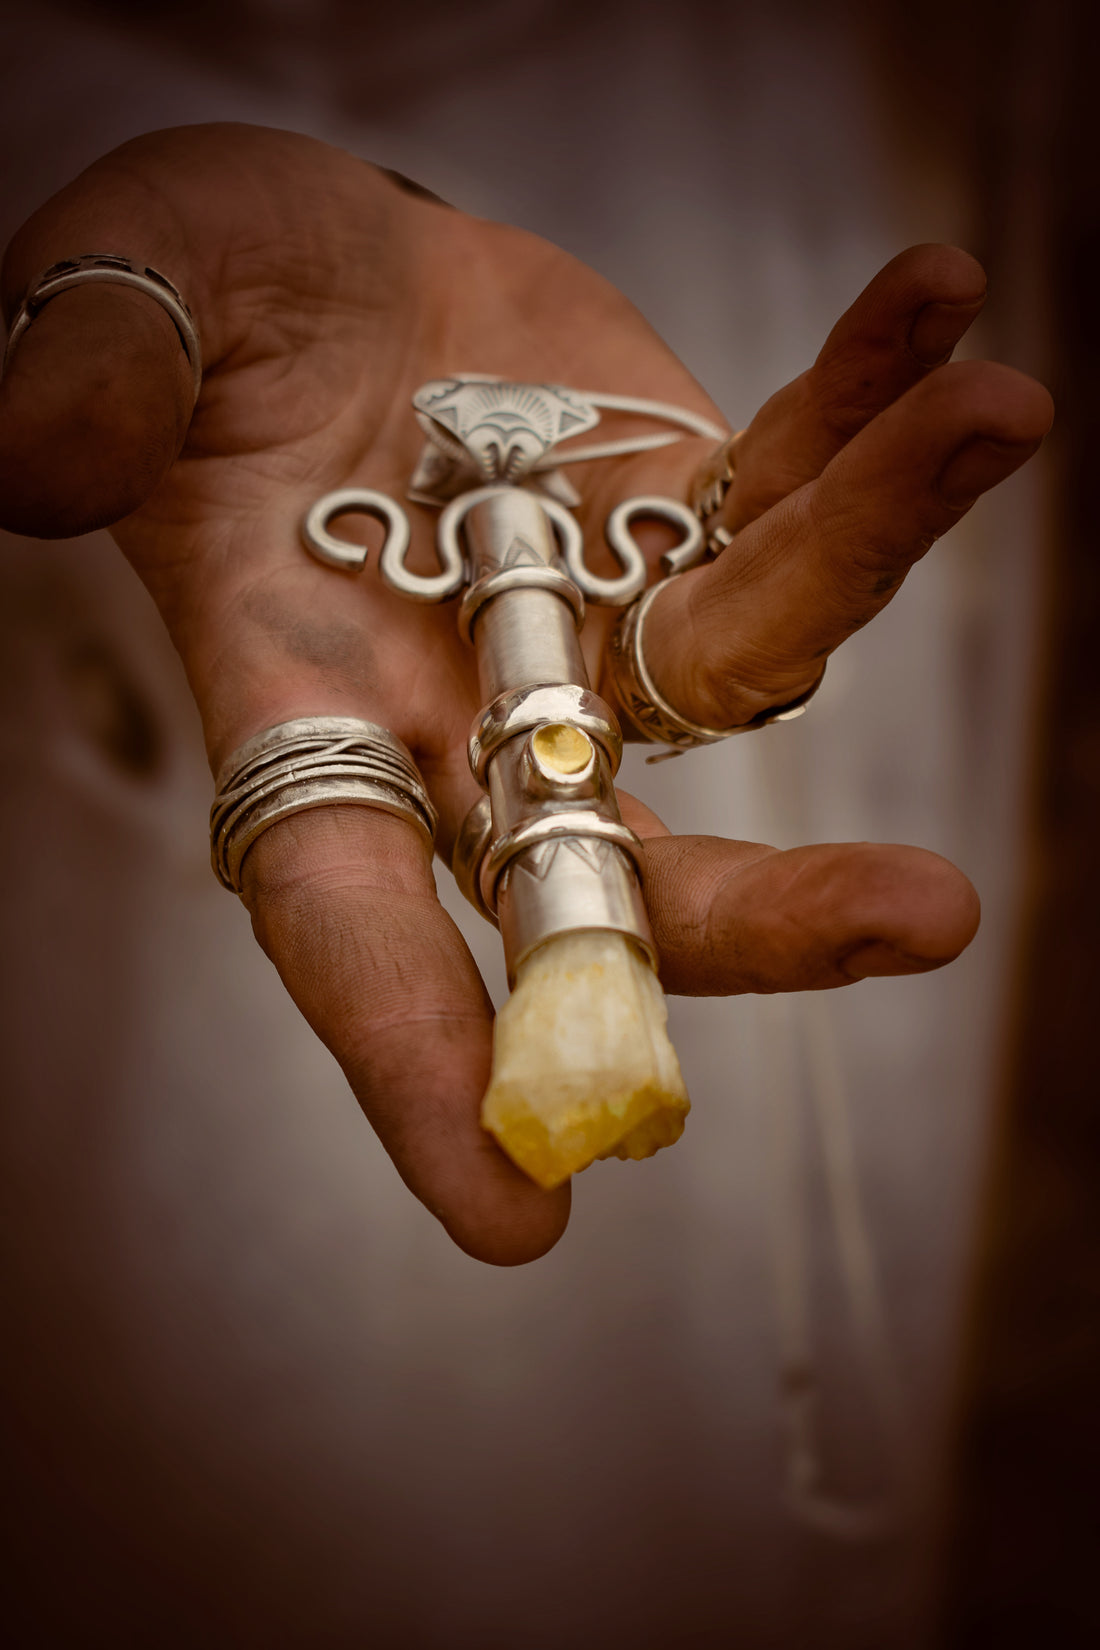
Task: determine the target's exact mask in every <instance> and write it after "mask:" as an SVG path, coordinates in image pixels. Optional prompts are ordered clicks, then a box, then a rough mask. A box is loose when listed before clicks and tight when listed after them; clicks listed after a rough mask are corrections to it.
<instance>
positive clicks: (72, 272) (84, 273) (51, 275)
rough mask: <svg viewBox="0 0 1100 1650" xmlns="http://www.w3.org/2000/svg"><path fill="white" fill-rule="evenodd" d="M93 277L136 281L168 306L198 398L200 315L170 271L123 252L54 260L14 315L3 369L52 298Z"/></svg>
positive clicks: (148, 294)
mask: <svg viewBox="0 0 1100 1650" xmlns="http://www.w3.org/2000/svg"><path fill="white" fill-rule="evenodd" d="M88 281H94V282H106V283H108V284H109V285H113V286H129V287H133V288H134V290H135V291H137V292H143V293H144V294H145V296H146V297H147V298H152V299H154V300H155V302H156V303H158V304H159V305H160V306H161V308H162V309H164V310H167V312H168V314H169V316H170V317H171V320H172V324H173V326H174V327H175V329H176V331H177V333H178V334H179V340H180V343H181V344H182V345H183V350H184V354H185V355H186V356H187V360H188V362H189V364H190V367H191V384H192V389H193V391H194V398H195V400H196V401H197V400H198V398H199V389H200V387H201V385H202V346H201V344H200V341H199V329H198V327H197V326H196V325H195V318H194V316H193V315H192V314H191V311H190V310H189V309H188V307H187V305H186V304H185V303H184V301H183V298H182V296H181V294H180V292H179V290H178V288H176V287H175V286H173V285H172V282H171V281H170V280H169V279H168V277H167V276H166V275H162V274H161V273H160V271H159V270H157V269H151V268H150V267H149V266H148V265H147V264H138V263H135V262H134V260H133V259H132V258H125V257H123V256H122V254H121V253H118V252H87V253H84V254H83V255H82V256H81V257H79V258H62V259H61V260H60V262H59V263H56V264H51V265H50V267H49V269H47V270H45V271H44V272H43V274H41V275H39V276H37V277H36V278H35V280H34V281H33V282H32V283H31V286H30V288H29V290H28V292H27V295H26V297H25V298H24V299H23V302H22V303H21V304H20V306H19V308H18V310H17V311H16V313H15V317H14V319H13V321H12V324H11V331H10V332H9V333H8V343H7V348H6V349H5V351H4V362H3V366H2V367H0V374H2V373H4V372H6V371H7V369H8V363H9V362H10V360H11V357H12V354H13V352H14V350H15V347H16V345H17V344H18V342H19V340H20V338H22V336H23V334H24V333H25V332H26V330H27V328H28V327H29V326H30V324H31V322H32V321H33V320H34V319H35V317H36V316H37V315H39V314H40V313H41V311H42V310H43V309H44V308H45V306H46V305H47V304H48V303H49V302H50V299H51V298H56V297H58V296H59V295H60V294H61V293H62V292H68V291H69V289H70V288H71V287H74V286H83V285H84V284H85V283H86V282H88Z"/></svg>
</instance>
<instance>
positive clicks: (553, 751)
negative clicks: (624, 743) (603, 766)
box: [531, 722, 593, 774]
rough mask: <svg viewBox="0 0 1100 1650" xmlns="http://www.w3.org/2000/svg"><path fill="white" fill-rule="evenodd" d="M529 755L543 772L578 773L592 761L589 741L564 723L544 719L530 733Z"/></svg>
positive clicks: (583, 734) (579, 730) (585, 736)
mask: <svg viewBox="0 0 1100 1650" xmlns="http://www.w3.org/2000/svg"><path fill="white" fill-rule="evenodd" d="M531 754H532V756H533V757H534V759H535V761H536V762H537V763H538V765H539V767H540V768H542V770H543V772H544V773H551V774H576V773H582V772H583V771H584V769H585V768H587V767H588V764H589V763H590V762H591V760H592V756H593V749H592V741H591V739H589V737H588V735H587V734H586V733H583V732H582V731H581V729H580V728H574V727H570V725H569V723H568V722H547V723H546V725H545V727H541V728H536V730H535V732H534V733H533V734H532V736H531Z"/></svg>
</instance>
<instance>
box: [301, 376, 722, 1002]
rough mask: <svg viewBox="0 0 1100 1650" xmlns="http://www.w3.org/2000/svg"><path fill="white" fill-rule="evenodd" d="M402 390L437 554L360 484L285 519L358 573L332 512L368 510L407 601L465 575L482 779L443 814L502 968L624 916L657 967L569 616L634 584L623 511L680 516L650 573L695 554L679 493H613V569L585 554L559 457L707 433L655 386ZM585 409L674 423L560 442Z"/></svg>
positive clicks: (445, 591) (698, 545) (575, 459)
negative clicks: (428, 554)
mask: <svg viewBox="0 0 1100 1650" xmlns="http://www.w3.org/2000/svg"><path fill="white" fill-rule="evenodd" d="M412 406H413V415H414V417H415V419H416V422H417V423H418V424H419V426H420V429H421V430H422V431H423V433H424V435H425V437H426V442H425V446H424V449H423V451H422V453H421V455H420V458H419V460H418V462H417V465H416V468H415V470H414V472H413V476H412V478H411V481H410V484H409V488H408V497H409V498H410V499H411V500H413V501H414V502H415V503H419V504H427V505H431V506H433V507H435V508H437V509H439V510H440V512H441V513H440V516H439V520H438V524H437V528H436V536H435V537H436V553H437V556H438V562H439V565H438V571H436V572H432V573H425V572H419V571H414V570H413V569H412V568H411V567H410V566H409V564H408V550H409V546H410V530H409V521H408V518H407V516H406V514H405V512H404V510H403V509H402V508H401V506H400V505H399V504H398V503H397V502H396V501H395V500H393V499H391V498H389V497H388V496H387V495H386V494H384V493H380V492H376V491H374V490H373V489H369V488H355V487H345V488H341V489H339V490H338V491H336V492H332V493H328V494H326V495H325V496H324V497H323V498H320V499H318V500H317V502H316V503H315V504H314V505H313V506H312V508H311V509H310V511H309V512H308V514H307V516H306V518H305V520H304V522H303V524H302V538H303V542H304V544H305V547H306V549H307V550H309V552H310V553H311V554H312V555H313V556H315V557H316V558H317V560H319V561H320V562H322V563H324V565H325V566H327V567H330V568H336V569H339V570H341V571H343V572H344V573H357V572H360V571H361V570H362V569H363V568H364V567H365V566H366V564H367V561H368V559H369V557H368V552H367V551H366V550H365V549H363V548H362V547H361V546H358V545H353V544H351V543H349V542H348V541H347V540H345V539H342V538H341V537H340V536H339V534H337V533H335V532H333V530H332V528H333V524H334V522H335V521H336V520H337V518H338V517H340V516H342V515H347V514H352V513H357V514H365V515H368V516H371V517H373V518H374V519H375V520H377V521H379V522H381V523H382V525H383V526H384V528H385V542H384V544H383V547H382V552H381V555H380V557H379V561H378V570H379V574H380V576H381V578H382V580H383V582H384V583H385V584H387V585H388V586H389V587H390V589H392V590H395V591H398V592H400V594H402V595H403V596H406V597H409V598H410V599H411V600H413V601H422V602H442V601H448V600H450V599H452V598H454V597H457V596H458V595H459V594H460V593H462V592H464V594H463V595H462V600H461V603H460V604H459V607H458V613H457V620H458V627H459V633H460V635H461V636H462V637H463V638H464V639H465V640H467V641H469V642H471V643H472V644H473V646H474V648H475V650H476V652H477V661H478V674H479V679H480V682H481V684H482V690H483V692H484V695H485V701H486V702H485V706H484V709H483V710H482V712H481V713H480V715H479V716H478V718H477V720H476V722H475V724H474V727H473V729H472V731H471V735H470V746H469V759H470V768H471V772H472V773H473V775H474V777H475V779H476V780H477V781H478V783H479V785H480V786H481V787H482V789H483V791H484V792H485V795H483V797H482V799H481V802H480V804H479V805H478V806H477V807H475V808H474V809H473V810H471V814H470V816H469V818H468V820H467V822H466V825H465V826H464V827H463V830H462V831H461V832H460V836H459V842H458V845H457V847H456V853H455V874H456V877H457V878H458V880H459V885H460V886H461V887H462V889H463V892H464V893H465V894H466V895H467V897H468V898H470V899H471V900H472V901H473V903H474V904H475V905H476V906H477V908H478V909H479V910H480V911H481V912H482V913H483V915H485V916H487V917H489V919H490V920H491V921H495V922H497V923H498V924H499V926H500V930H501V936H502V938H503V941H504V952H505V960H506V962H507V966H508V974H509V980H510V981H512V980H514V978H515V974H516V971H517V969H518V968H519V966H520V964H521V963H522V962H523V961H524V959H525V958H526V957H527V956H528V955H529V954H530V953H531V951H532V950H534V949H535V947H536V946H538V945H541V944H542V943H543V942H544V941H545V940H547V939H549V938H550V937H551V936H553V935H556V934H561V933H568V932H570V931H573V930H583V929H608V930H611V931H614V932H617V933H623V934H626V935H628V936H629V937H630V938H631V939H632V940H633V941H634V942H635V943H636V944H637V945H638V946H639V947H640V948H641V950H642V951H643V952H644V953H645V954H646V955H647V956H648V957H649V958H650V960H651V962H653V964H654V966H656V953H655V950H654V946H653V938H652V935H651V933H650V929H649V922H648V918H647V917H646V911H645V904H644V900H643V897H642V875H643V871H644V864H645V856H644V852H643V848H642V844H641V842H640V841H639V840H638V838H637V837H636V836H635V835H634V833H633V832H632V831H631V830H629V829H628V827H627V826H626V825H624V824H623V821H622V818H621V815H620V813H619V805H618V801H617V799H616V796H615V786H614V774H615V772H616V770H617V768H618V765H619V760H620V758H621V755H622V734H621V732H620V729H619V725H618V722H617V720H616V718H615V715H614V713H613V712H612V710H611V708H610V706H608V705H607V704H605V703H604V701H603V700H602V699H601V698H599V696H598V695H597V694H595V693H593V691H592V689H591V688H590V686H589V683H588V677H587V673H586V670H585V664H584V659H583V656H582V654H581V649H580V643H579V639H578V633H579V631H580V628H581V625H582V624H583V622H584V616H585V606H586V603H587V602H594V603H599V604H604V605H611V606H620V607H621V606H623V605H624V604H626V603H630V602H634V601H636V600H637V599H638V597H639V596H641V594H642V592H643V590H644V589H645V587H646V583H647V580H648V574H649V568H648V564H647V562H646V559H645V556H644V555H643V553H642V550H641V548H640V547H639V545H638V544H637V542H636V540H635V538H634V535H633V530H632V529H633V527H634V524H635V523H636V522H637V521H639V520H641V519H643V518H656V519H658V520H662V521H665V522H667V523H670V524H671V525H672V526H674V527H675V528H676V529H677V531H678V533H679V534H680V539H679V542H678V544H677V545H676V548H675V549H674V550H671V551H669V552H666V554H665V555H664V557H663V558H662V561H661V571H662V573H664V574H670V573H679V572H682V571H684V569H685V568H687V567H691V566H694V565H695V564H696V563H697V562H701V561H702V560H703V559H704V556H705V554H706V549H705V545H704V539H703V527H702V524H701V523H700V521H699V518H698V516H697V515H696V514H695V512H694V511H693V510H691V509H690V508H689V507H688V506H687V505H686V504H683V503H680V502H679V501H678V500H676V499H671V498H663V497H658V496H656V495H646V496H644V497H637V498H629V499H625V500H623V502H622V503H621V504H619V505H617V506H616V508H615V509H614V510H613V511H612V512H611V515H610V516H609V517H608V520H607V523H606V526H605V529H604V532H605V536H606V539H607V543H608V546H609V548H610V549H611V551H612V553H613V554H614V556H615V559H616V561H617V563H618V568H617V571H616V572H615V573H614V574H599V573H596V572H594V571H593V570H592V569H591V568H590V567H589V566H588V564H587V561H586V559H585V553H584V537H583V534H582V531H581V527H580V524H579V522H578V521H577V519H576V517H575V516H574V515H573V513H572V512H573V509H574V508H575V507H576V505H577V504H579V502H580V498H579V495H578V494H577V493H576V491H575V490H574V489H573V488H572V486H571V485H570V484H569V483H568V482H567V481H566V480H565V478H564V476H563V475H562V474H561V467H562V466H563V465H566V464H571V463H582V462H589V461H591V460H594V459H602V458H610V457H618V456H621V455H623V454H626V453H638V452H647V451H651V450H653V449H655V448H658V447H663V446H666V445H668V444H669V443H670V442H673V441H680V440H682V439H684V437H685V436H686V435H701V436H705V437H707V438H708V439H711V440H716V439H720V438H721V436H722V435H723V434H724V432H723V431H721V430H720V429H718V427H717V426H716V425H714V424H712V423H711V421H710V420H709V419H706V418H703V417H701V416H700V415H699V414H697V413H693V412H689V411H687V410H685V409H684V408H682V407H673V406H669V405H668V404H667V403H664V402H659V401H647V400H642V399H640V398H638V397H635V396H616V395H607V394H602V393H600V394H590V393H587V392H582V391H578V390H574V389H567V388H565V387H564V386H562V385H558V384H518V383H510V382H507V381H505V380H503V379H499V378H494V377H490V376H487V375H484V374H476V373H459V374H455V375H454V376H452V377H450V378H440V379H433V380H432V381H431V382H430V383H427V384H424V385H422V386H421V388H420V389H419V390H417V392H416V394H415V395H414V396H413V402H412ZM601 409H606V410H613V411H615V412H620V413H627V414H633V415H635V416H641V417H644V418H647V419H657V420H659V421H661V422H663V423H665V424H666V425H670V426H671V428H670V429H665V430H661V431H656V432H653V431H650V432H647V433H642V434H636V435H633V436H623V437H618V438H616V439H613V440H609V441H602V442H591V441H590V442H584V441H583V440H582V441H580V442H577V441H575V440H574V439H573V438H574V437H578V436H579V437H583V436H585V435H587V434H589V433H591V432H592V431H593V430H594V429H595V428H596V426H597V425H598V423H599V421H600V411H601Z"/></svg>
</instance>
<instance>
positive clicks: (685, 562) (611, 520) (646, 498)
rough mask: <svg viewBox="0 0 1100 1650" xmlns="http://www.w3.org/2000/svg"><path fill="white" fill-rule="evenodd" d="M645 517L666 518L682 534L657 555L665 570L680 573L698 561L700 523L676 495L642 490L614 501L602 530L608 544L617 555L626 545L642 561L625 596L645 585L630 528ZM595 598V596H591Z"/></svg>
mask: <svg viewBox="0 0 1100 1650" xmlns="http://www.w3.org/2000/svg"><path fill="white" fill-rule="evenodd" d="M646 517H648V518H649V519H650V520H651V521H667V522H669V523H670V524H671V525H672V526H673V527H679V528H680V529H681V530H682V532H683V535H684V536H683V538H682V539H681V540H680V543H679V544H678V545H677V546H676V548H675V549H674V550H666V551H665V553H664V555H663V556H662V557H661V567H662V569H663V571H664V572H665V573H666V574H671V573H683V572H686V570H687V569H688V568H689V567H695V566H697V565H698V563H699V562H701V561H702V560H703V559H704V557H705V555H706V549H705V546H704V544H703V527H702V523H701V522H700V521H699V518H698V517H697V516H696V514H695V512H694V510H689V509H688V506H687V505H686V504H681V503H680V501H679V499H675V498H664V497H662V496H660V495H659V494H644V495H642V496H640V497H638V498H628V499H626V500H625V501H624V502H623V503H622V504H617V505H616V506H615V508H614V510H612V512H611V514H610V515H609V516H608V518H607V525H606V527H605V528H604V534H605V536H606V538H607V542H608V544H610V545H611V547H612V549H613V550H615V551H616V552H617V553H618V554H619V556H620V557H623V556H624V553H625V552H626V550H627V549H628V548H629V550H630V551H632V552H633V553H634V555H636V556H637V557H638V560H639V561H640V562H641V565H642V577H641V582H640V583H639V585H638V588H637V589H636V590H635V591H633V592H632V593H631V596H630V597H629V598H628V599H629V600H631V601H632V600H633V599H634V597H635V596H640V595H641V593H642V591H643V590H644V589H645V587H646V578H647V576H648V571H649V570H648V568H647V566H646V562H645V558H644V557H643V556H642V552H641V551H640V550H639V549H638V546H637V545H636V544H635V542H634V535H633V534H632V533H631V531H630V529H631V527H632V526H633V524H634V522H636V521H641V520H644V519H645V518H646ZM593 600H595V598H593Z"/></svg>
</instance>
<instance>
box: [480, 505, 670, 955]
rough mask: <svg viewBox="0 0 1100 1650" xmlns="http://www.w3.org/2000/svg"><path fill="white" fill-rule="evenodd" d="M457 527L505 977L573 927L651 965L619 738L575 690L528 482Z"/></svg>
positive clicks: (573, 608)
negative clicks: (620, 941)
mask: <svg viewBox="0 0 1100 1650" xmlns="http://www.w3.org/2000/svg"><path fill="white" fill-rule="evenodd" d="M464 527H465V534H466V544H467V550H468V554H469V560H470V565H471V567H472V570H473V583H472V585H471V589H470V592H469V594H468V595H467V597H466V602H465V604H464V609H465V611H466V612H467V614H468V615H469V617H468V623H469V625H470V628H471V633H472V640H473V642H474V645H475V648H476V650H477V662H478V674H479V680H480V684H481V693H482V701H483V703H484V705H485V710H484V711H483V712H482V715H481V717H480V719H479V721H478V724H477V726H476V728H475V729H474V732H473V735H472V737H471V741H470V759H471V765H472V767H473V770H474V773H475V775H476V776H477V778H478V779H479V780H480V782H481V783H482V784H483V785H484V786H485V788H486V789H487V790H488V793H489V798H490V803H491V806H492V840H491V845H490V848H489V851H488V853H487V855H486V858H485V861H484V863H483V866H482V873H481V877H482V890H483V893H484V896H485V899H486V902H487V903H488V905H489V906H490V908H495V910H496V913H497V917H498V920H499V922H500V930H501V937H502V939H503V941H504V955H505V963H506V966H507V969H508V979H509V984H512V983H514V981H515V976H516V972H517V970H518V968H519V967H520V965H521V963H523V962H524V960H525V959H526V958H527V957H528V956H529V955H530V954H531V952H532V951H534V950H535V948H536V947H537V946H539V945H541V944H542V943H543V942H544V941H545V940H548V939H550V938H551V937H552V936H554V935H556V934H565V933H571V932H577V931H580V930H586V929H604V930H611V931H613V932H615V933H620V934H625V935H627V936H628V937H629V938H631V939H632V940H634V941H635V943H636V944H638V945H639V946H640V947H641V948H642V950H643V951H644V952H645V954H646V955H647V956H648V958H649V959H650V961H651V963H653V964H654V966H656V952H655V948H654V944H653V936H652V934H651V932H650V927H649V921H648V918H647V916H646V911H645V903H644V900H643V898H642V889H641V882H640V876H639V868H640V865H641V854H642V851H641V844H640V843H639V842H638V840H637V838H636V837H635V836H634V835H633V833H632V832H631V831H630V830H629V829H628V828H627V827H626V826H625V825H624V824H623V822H622V817H621V815H620V812H619V805H618V801H617V799H616V796H615V785H614V774H615V770H616V769H617V767H618V763H619V757H620V754H621V750H622V741H621V735H620V732H619V728H618V723H617V722H616V720H615V717H614V715H613V713H612V712H611V710H610V708H609V707H608V706H607V705H605V704H604V702H603V701H602V700H601V699H599V698H598V696H597V695H596V694H594V693H593V692H592V691H591V689H590V688H589V685H588V676H587V672H586V670H585V666H584V658H583V656H582V654H581V649H580V643H579V640H578V636H577V615H578V613H580V612H583V604H582V602H581V599H580V595H579V592H578V591H577V588H576V586H575V585H574V584H573V583H572V581H571V580H569V579H568V578H567V576H566V575H565V574H564V572H563V571H562V569H561V563H560V558H559V556H558V548H557V542H556V540H555V537H554V532H553V528H552V526H551V523H550V520H549V518H548V516H547V513H546V512H545V511H544V510H543V508H542V506H541V505H540V503H539V501H538V498H537V497H536V496H535V495H534V494H533V493H530V492H527V491H525V490H523V489H521V488H518V487H510V488H507V489H504V488H502V489H501V490H500V491H499V492H497V493H494V494H493V495H491V496H489V497H487V498H485V499H483V500H481V501H480V502H479V503H478V504H476V505H474V506H473V507H472V508H471V509H470V510H469V512H468V513H467V514H466V516H465V518H464ZM524 570H527V573H526V580H527V581H529V582H525V575H524ZM494 587H495V588H494Z"/></svg>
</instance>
